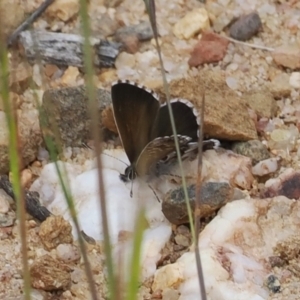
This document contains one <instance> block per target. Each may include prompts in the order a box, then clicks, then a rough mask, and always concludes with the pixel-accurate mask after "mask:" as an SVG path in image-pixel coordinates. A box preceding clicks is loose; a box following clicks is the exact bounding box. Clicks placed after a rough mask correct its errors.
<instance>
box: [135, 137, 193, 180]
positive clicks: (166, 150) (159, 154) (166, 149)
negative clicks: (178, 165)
mask: <svg viewBox="0 0 300 300" xmlns="http://www.w3.org/2000/svg"><path fill="white" fill-rule="evenodd" d="M190 140H191V138H189V137H187V136H181V135H178V142H179V147H182V146H184V145H186V144H188V142H189V141H190ZM174 151H175V141H174V136H166V137H158V138H156V139H154V140H152V141H151V142H150V143H149V144H148V145H147V146H146V147H145V148H144V150H143V151H142V152H141V154H140V156H139V158H138V160H137V163H136V166H135V170H136V173H137V175H138V176H144V175H147V174H148V173H149V170H150V169H151V167H154V166H155V164H156V163H157V162H158V161H160V160H162V159H163V158H165V157H166V156H168V155H169V154H170V153H172V152H174Z"/></svg>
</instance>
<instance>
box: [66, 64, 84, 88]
mask: <svg viewBox="0 0 300 300" xmlns="http://www.w3.org/2000/svg"><path fill="white" fill-rule="evenodd" d="M79 75H80V73H79V70H78V68H76V67H72V66H69V67H68V69H66V71H65V73H64V75H63V76H62V77H61V83H62V85H63V86H74V85H75V84H76V80H77V78H78V76H79Z"/></svg>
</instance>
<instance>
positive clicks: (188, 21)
mask: <svg viewBox="0 0 300 300" xmlns="http://www.w3.org/2000/svg"><path fill="white" fill-rule="evenodd" d="M209 28H210V24H209V17H208V13H207V11H206V10H205V9H204V8H198V9H195V10H193V11H191V12H189V13H187V14H186V15H185V16H184V17H183V18H182V19H180V20H179V21H178V22H177V23H176V24H175V26H174V29H173V33H174V35H175V36H176V37H177V38H179V39H186V40H188V39H190V38H192V37H193V36H195V35H196V34H197V33H199V32H200V31H201V30H204V29H209Z"/></svg>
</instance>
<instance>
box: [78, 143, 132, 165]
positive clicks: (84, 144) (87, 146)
mask: <svg viewBox="0 0 300 300" xmlns="http://www.w3.org/2000/svg"><path fill="white" fill-rule="evenodd" d="M82 146H84V147H85V148H88V149H91V150H94V149H93V148H92V147H90V146H89V145H88V144H87V143H82ZM101 154H103V155H106V156H109V157H112V158H114V159H116V160H118V161H119V162H121V163H123V164H124V165H126V166H127V167H128V164H126V162H125V161H123V160H121V159H119V158H116V157H115V156H113V155H110V154H107V153H104V152H102V153H101Z"/></svg>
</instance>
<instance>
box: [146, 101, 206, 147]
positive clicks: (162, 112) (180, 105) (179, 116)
mask: <svg viewBox="0 0 300 300" xmlns="http://www.w3.org/2000/svg"><path fill="white" fill-rule="evenodd" d="M170 104H171V107H172V111H173V116H174V121H175V126H176V133H177V134H179V135H184V136H188V137H191V138H192V140H194V141H195V140H197V137H198V129H199V124H200V118H199V115H198V112H197V110H196V109H195V108H194V106H193V104H192V103H191V102H190V101H188V100H185V99H180V98H176V99H172V100H171V101H170ZM173 134H174V133H173V130H172V126H171V121H170V116H169V110H168V106H167V104H163V105H162V106H161V107H160V109H159V112H158V115H157V118H156V120H155V123H154V126H153V131H152V138H156V137H160V136H171V135H173Z"/></svg>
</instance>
